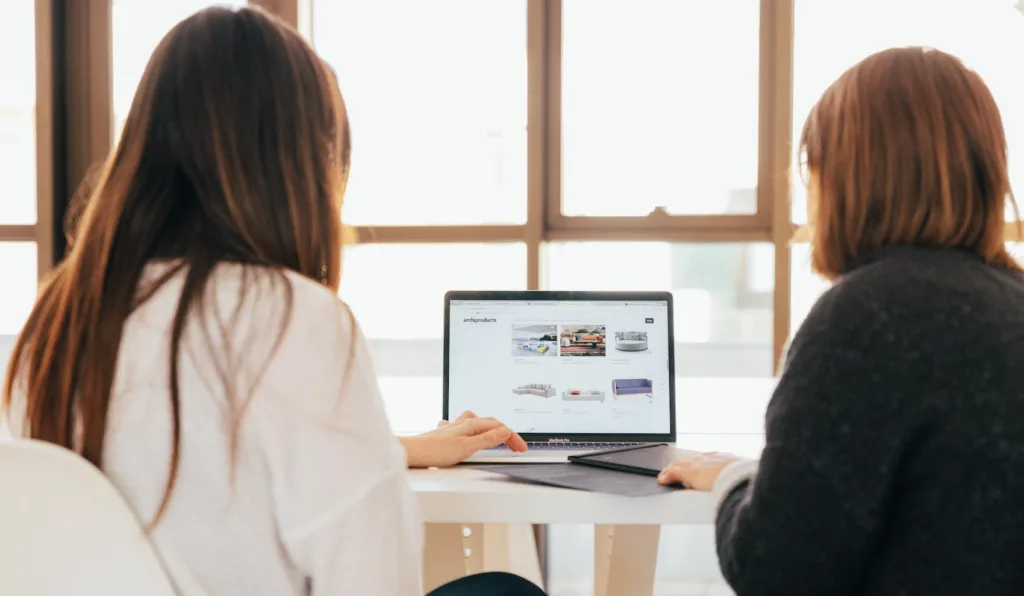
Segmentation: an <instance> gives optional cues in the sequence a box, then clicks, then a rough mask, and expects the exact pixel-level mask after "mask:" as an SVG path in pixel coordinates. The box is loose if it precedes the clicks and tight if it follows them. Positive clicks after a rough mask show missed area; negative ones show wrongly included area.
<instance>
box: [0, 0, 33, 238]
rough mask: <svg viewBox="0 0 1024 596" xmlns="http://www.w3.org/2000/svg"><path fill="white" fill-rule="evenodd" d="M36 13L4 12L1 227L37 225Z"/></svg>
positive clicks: (27, 5) (17, 6)
mask: <svg viewBox="0 0 1024 596" xmlns="http://www.w3.org/2000/svg"><path fill="white" fill-rule="evenodd" d="M34 32H35V11H34V4H33V3H32V2H8V3H5V4H4V6H3V7H2V8H0V173H2V178H3V181H4V194H3V199H2V200H0V225H10V224H29V225H31V224H35V223H36V118H35V106H36V69H35V35H34Z"/></svg>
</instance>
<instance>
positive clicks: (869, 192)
mask: <svg viewBox="0 0 1024 596" xmlns="http://www.w3.org/2000/svg"><path fill="white" fill-rule="evenodd" d="M800 150H801V152H802V153H803V154H804V155H805V157H806V160H807V164H806V166H807V170H808V172H809V176H808V178H809V183H810V185H811V188H809V195H811V200H810V202H809V207H810V209H809V210H810V212H811V217H810V218H809V220H810V227H811V233H812V241H811V264H812V266H813V268H814V269H815V270H816V271H817V272H818V273H819V274H821V275H822V276H823V277H825V278H827V279H834V278H836V277H838V276H840V275H842V274H843V273H844V272H845V271H847V270H848V268H849V266H850V263H851V262H852V261H854V260H855V259H857V258H858V257H861V256H864V255H866V254H868V253H870V252H872V251H874V250H877V249H879V248H881V247H884V246H888V245H912V246H928V247H936V248H959V249H964V250H968V251H970V252H973V253H976V254H977V255H978V256H980V257H981V258H982V259H984V260H985V261H986V262H988V263H992V264H996V265H1001V266H1005V267H1010V268H1014V269H1020V265H1018V264H1017V262H1016V261H1015V260H1014V259H1013V258H1012V257H1011V256H1010V255H1009V254H1008V253H1007V251H1006V246H1005V244H1004V243H1003V227H1004V224H1003V213H1004V209H1005V207H1006V201H1007V200H1009V201H1010V202H1011V204H1012V207H1013V210H1014V211H1015V212H1018V208H1017V204H1016V202H1015V201H1014V198H1013V194H1012V193H1011V190H1010V180H1009V172H1008V165H1007V147H1006V134H1005V132H1004V130H1003V123H1002V118H1001V116H1000V114H999V109H998V107H997V106H996V102H995V100H994V99H993V97H992V93H991V92H990V91H989V89H988V87H987V86H986V85H985V83H984V81H982V79H981V77H980V76H978V74H977V73H975V72H974V71H972V70H970V69H968V68H967V67H966V66H964V64H963V63H962V62H961V61H960V60H959V59H957V58H955V57H953V56H951V55H949V54H945V53H943V52H940V51H937V50H932V49H928V48H920V47H907V48H895V49H890V50H885V51H882V52H879V53H877V54H874V55H872V56H869V57H868V58H866V59H864V60H863V61H862V62H860V63H859V64H857V65H855V66H853V67H852V68H850V69H849V70H848V71H846V72H845V73H843V75H841V76H840V77H839V79H837V80H836V81H835V82H834V83H833V84H832V85H831V86H830V87H829V88H828V89H827V90H826V91H825V93H824V95H823V96H822V97H821V99H820V100H819V101H818V103H817V104H816V105H815V106H814V108H813V109H812V110H811V114H810V116H809V117H808V119H807V122H806V124H805V125H804V129H803V134H802V135H801V138H800Z"/></svg>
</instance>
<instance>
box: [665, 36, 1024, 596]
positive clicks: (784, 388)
mask: <svg viewBox="0 0 1024 596" xmlns="http://www.w3.org/2000/svg"><path fill="white" fill-rule="evenodd" d="M800 148H801V152H802V153H803V154H804V155H805V156H806V167H807V171H808V176H807V183H808V187H809V188H808V191H809V192H808V194H809V196H810V197H811V201H810V205H809V211H810V213H809V222H810V227H811V232H812V241H811V250H812V257H811V260H812V266H813V268H814V269H815V270H816V271H817V272H818V273H819V274H821V275H822V276H823V277H825V278H827V279H829V280H831V281H833V282H834V284H833V286H832V288H831V289H829V291H827V292H826V293H825V294H824V295H823V296H822V297H821V298H820V299H819V300H818V302H817V303H816V304H815V305H814V308H813V309H812V310H811V313H810V314H809V315H808V317H807V319H806V320H805V321H804V323H803V324H802V325H801V326H800V329H799V330H798V331H797V333H796V335H795V337H794V338H793V341H792V344H791V346H790V350H789V353H788V356H787V359H786V364H785V366H784V368H783V371H782V374H781V378H780V379H779V383H778V386H777V388H776V390H775V394H774V396H773V397H772V400H771V402H770V404H769V406H768V412H767V422H766V429H765V439H766V445H765V449H764V452H763V453H762V456H761V459H760V462H759V463H758V462H754V461H742V460H738V459H737V458H734V457H730V456H725V455H719V454H706V455H704V456H701V457H698V458H695V459H691V460H687V461H683V462H678V463H676V464H675V465H673V466H670V467H669V468H667V469H666V470H664V471H663V472H662V475H661V481H662V482H664V483H683V484H685V485H687V486H689V487H692V488H695V489H700V490H711V491H712V492H713V494H714V496H715V502H716V503H717V521H716V526H717V546H718V555H719V561H720V564H721V568H722V572H723V574H724V575H725V578H726V579H727V580H728V582H729V583H730V584H731V586H732V587H733V589H734V590H735V591H736V594H737V595H738V596H748V595H756V594H765V595H768V594H772V595H774V594H789V595H792V594H808V595H815V596H819V595H825V594H827V595H829V596H841V595H844V594H858V595H868V594H871V595H874V594H878V595H881V594H905V595H907V596H912V595H917V594H920V595H922V596H924V595H927V596H936V595H943V594H951V595H952V594H957V595H959V594H985V595H986V596H999V595H1010V594H1014V595H1016V594H1020V593H1021V592H1022V590H1024V588H1022V586H1024V566H1022V565H1021V561H1024V275H1022V268H1021V266H1020V265H1019V264H1018V263H1017V262H1016V261H1015V260H1014V259H1013V258H1012V257H1011V256H1010V255H1009V253H1008V252H1007V250H1006V247H1005V245H1004V242H1003V237H1004V235H1003V234H1004V225H1005V224H1004V222H1003V218H1004V208H1005V207H1006V205H1007V201H1008V200H1009V201H1010V204H1011V206H1012V207H1013V211H1014V212H1016V211H1017V209H1016V204H1015V203H1014V202H1013V196H1012V194H1011V192H1010V183H1009V175H1008V171H1007V145H1006V136H1005V133H1004V131H1003V125H1002V120H1001V117H1000V114H999V110H998V109H997V107H996V103H995V101H994V99H993V97H992V94H991V93H990V92H989V90H988V88H987V87H986V85H985V84H984V82H983V81H982V79H981V78H980V77H979V76H978V75H977V74H976V73H975V72H973V71H971V70H970V69H968V68H966V67H965V66H964V65H963V64H962V63H961V62H960V61H959V60H958V59H956V58H954V57H953V56H950V55H948V54H944V53H942V52H939V51H935V50H930V49H926V48H918V47H911V48H899V49H891V50H887V51H884V52H880V53H878V54H875V55H873V56H870V57H868V58H867V59H865V60H864V61H862V62H860V63H859V64H857V65H856V66H854V67H852V68H851V69H850V70H848V71H847V72H846V73H844V74H843V75H842V76H840V77H839V79H838V80H836V81H835V83H833V84H832V85H831V86H830V87H829V88H828V90H826V91H825V93H824V95H823V96H822V97H821V99H820V100H819V102H818V103H817V105H816V106H815V107H814V109H813V110H812V111H811V114H810V117H809V118H808V119H807V122H806V124H805V126H804V129H803V134H802V137H801V141H800ZM1018 215H1019V214H1018Z"/></svg>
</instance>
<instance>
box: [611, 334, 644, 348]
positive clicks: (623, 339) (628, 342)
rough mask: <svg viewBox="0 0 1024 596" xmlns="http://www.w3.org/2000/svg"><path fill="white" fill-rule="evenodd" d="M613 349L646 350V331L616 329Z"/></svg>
mask: <svg viewBox="0 0 1024 596" xmlns="http://www.w3.org/2000/svg"><path fill="white" fill-rule="evenodd" d="M615 349H616V350H618V351H620V352H644V351H646V350H647V332H646V331H616V332H615Z"/></svg>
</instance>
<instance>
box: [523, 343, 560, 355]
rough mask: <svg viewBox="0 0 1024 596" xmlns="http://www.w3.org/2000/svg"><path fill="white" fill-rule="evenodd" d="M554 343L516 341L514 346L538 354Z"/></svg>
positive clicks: (545, 351)
mask: <svg viewBox="0 0 1024 596" xmlns="http://www.w3.org/2000/svg"><path fill="white" fill-rule="evenodd" d="M554 345H555V342H543V341H529V340H527V341H516V348H517V349H519V350H522V351H523V352H536V353H538V354H545V353H547V351H548V350H550V349H551V348H552V347H553V346H554Z"/></svg>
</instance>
